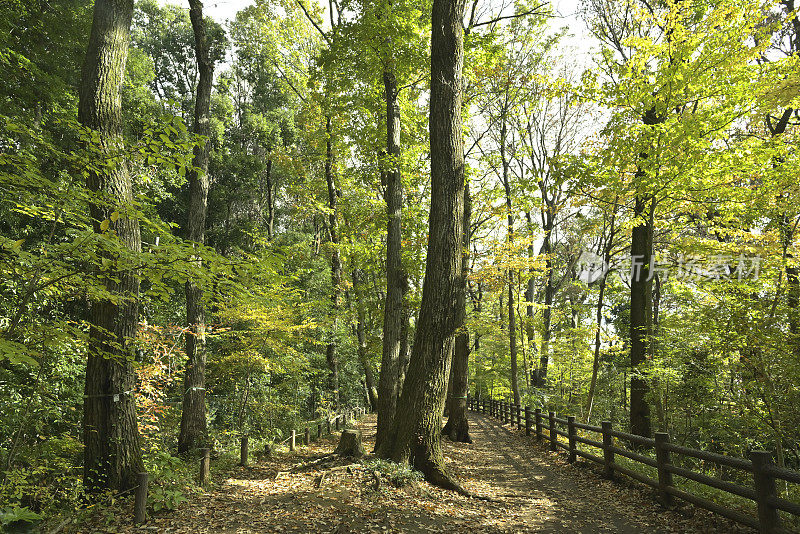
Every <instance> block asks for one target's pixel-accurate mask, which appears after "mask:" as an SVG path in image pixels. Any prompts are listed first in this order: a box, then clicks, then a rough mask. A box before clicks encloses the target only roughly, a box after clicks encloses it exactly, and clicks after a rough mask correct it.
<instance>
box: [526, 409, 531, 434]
mask: <svg viewBox="0 0 800 534" xmlns="http://www.w3.org/2000/svg"><path fill="white" fill-rule="evenodd" d="M525 435H526V436H530V435H531V409H530V408H528V407H527V406H525Z"/></svg>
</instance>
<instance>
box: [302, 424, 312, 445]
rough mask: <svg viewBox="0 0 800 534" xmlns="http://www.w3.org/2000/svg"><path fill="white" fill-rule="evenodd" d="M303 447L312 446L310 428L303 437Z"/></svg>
mask: <svg viewBox="0 0 800 534" xmlns="http://www.w3.org/2000/svg"><path fill="white" fill-rule="evenodd" d="M303 445H305V446H306V447H308V446H309V445H311V430H309V429H308V427H306V434H305V436H303Z"/></svg>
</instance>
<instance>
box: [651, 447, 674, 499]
mask: <svg viewBox="0 0 800 534" xmlns="http://www.w3.org/2000/svg"><path fill="white" fill-rule="evenodd" d="M654 437H655V438H656V466H657V467H658V496H659V499H660V500H661V504H662V505H664V506H666V507H670V506H672V495H671V494H670V493H668V492H667V488H669V487H670V486H672V471H670V470H669V469H668V466H669V465H670V464H671V463H672V461H671V458H670V453H669V450H667V449H666V448H665V447H664V445H668V444H669V434H667V433H666V432H656V434H655V436H654Z"/></svg>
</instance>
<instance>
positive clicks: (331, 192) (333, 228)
mask: <svg viewBox="0 0 800 534" xmlns="http://www.w3.org/2000/svg"><path fill="white" fill-rule="evenodd" d="M325 133H326V138H325V181H326V182H327V184H328V208H329V209H330V213H329V214H328V232H329V233H330V238H331V244H332V245H333V251H332V252H331V286H332V288H333V289H332V292H331V304H332V317H333V324H332V326H331V339H330V341H329V342H328V347H327V349H326V351H325V358H326V360H327V362H328V368H329V369H330V371H331V391H332V392H333V405H334V408H335V409H336V410H337V411H338V410H339V357H338V355H337V354H336V331H337V329H338V316H339V299H340V297H341V294H342V261H341V259H340V256H339V222H338V209H337V205H338V202H337V200H338V197H339V192H338V191H337V190H336V184H335V182H334V179H333V139H332V135H333V133H332V126H331V117H330V115H326V116H325Z"/></svg>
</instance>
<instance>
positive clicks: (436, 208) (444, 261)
mask: <svg viewBox="0 0 800 534" xmlns="http://www.w3.org/2000/svg"><path fill="white" fill-rule="evenodd" d="M463 15H464V2H463V0H434V2H433V10H432V25H431V92H430V124H429V127H430V143H431V207H430V215H429V220H428V227H429V237H428V255H427V259H426V264H425V279H424V281H423V287H422V303H421V305H420V312H419V320H418V322H417V327H416V332H415V336H414V345H413V349H412V351H411V361H410V363H409V367H408V372H407V373H406V379H405V384H404V385H403V393H402V395H401V397H400V402H399V403H398V406H397V413H396V416H395V424H394V429H395V436H396V438H395V440H394V442H393V446H392V448H391V454H388V455H386V456H388V457H389V458H391V459H392V460H394V461H396V462H408V463H410V464H411V465H413V466H414V467H416V468H417V469H419V470H420V471H421V472H422V473H423V474H424V475H425V477H426V479H427V480H428V481H429V482H431V483H433V484H437V485H439V486H442V487H445V488H449V489H455V490H461V487H460V486H459V484H458V483H457V482H456V481H455V480H454V479H453V478H452V477H451V476H450V475H449V474H448V473H447V471H446V469H445V466H444V458H443V457H442V449H441V414H442V409H443V408H444V401H445V392H446V389H447V379H448V375H449V373H450V363H451V361H450V360H451V356H452V348H453V342H454V339H455V336H456V335H457V333H458V330H459V328H460V327H461V326H462V324H463V322H464V309H463V306H462V305H460V303H459V295H461V298H463V287H464V280H463V273H462V266H461V263H462V262H461V260H462V257H461V245H462V232H463V225H462V223H463V216H464V140H463V136H462V131H461V128H462V122H461V87H462V79H461V69H462V65H463V60H464V47H463V27H462V20H463ZM461 491H463V490H461Z"/></svg>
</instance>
